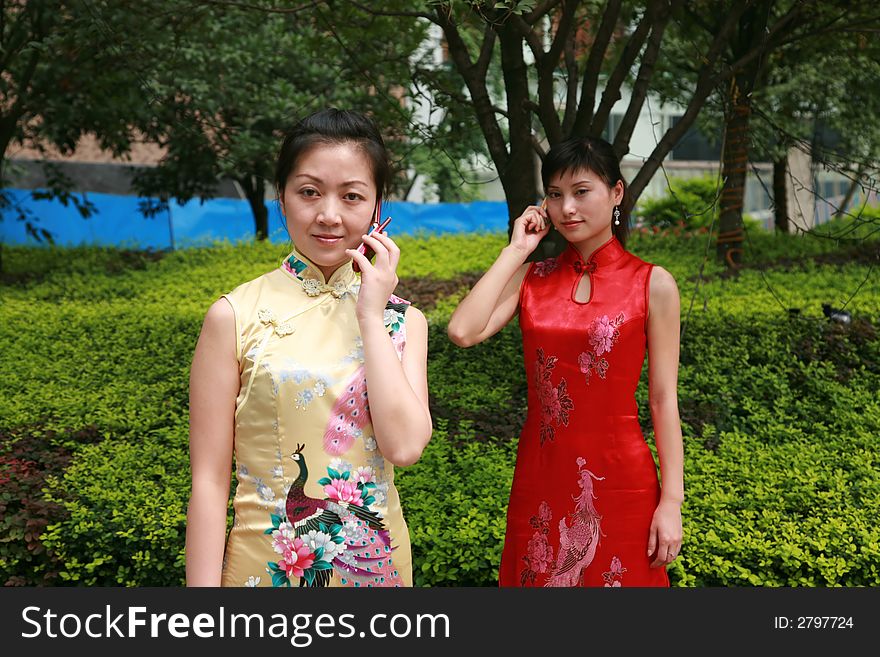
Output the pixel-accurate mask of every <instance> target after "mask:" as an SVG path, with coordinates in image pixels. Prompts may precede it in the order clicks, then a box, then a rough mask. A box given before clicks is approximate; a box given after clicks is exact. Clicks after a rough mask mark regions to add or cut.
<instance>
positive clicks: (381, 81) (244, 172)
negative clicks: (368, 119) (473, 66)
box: [130, 0, 424, 239]
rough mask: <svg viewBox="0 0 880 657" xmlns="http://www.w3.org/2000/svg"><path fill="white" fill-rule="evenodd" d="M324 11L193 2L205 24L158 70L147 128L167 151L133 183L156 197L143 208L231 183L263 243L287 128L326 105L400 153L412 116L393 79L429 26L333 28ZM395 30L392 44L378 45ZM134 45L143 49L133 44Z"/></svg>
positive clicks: (181, 38) (187, 31)
mask: <svg viewBox="0 0 880 657" xmlns="http://www.w3.org/2000/svg"><path fill="white" fill-rule="evenodd" d="M175 4H176V5H178V6H179V4H180V3H175ZM323 5H324V3H310V4H307V5H303V6H300V7H293V8H290V9H277V8H275V7H274V5H273V4H271V3H266V2H260V1H259V0H256V1H255V2H253V3H249V4H245V3H234V2H205V1H201V2H200V1H194V2H192V3H190V5H189V6H188V7H187V8H186V9H185V12H186V13H189V14H191V15H195V16H198V21H194V22H193V23H192V24H191V25H188V26H186V27H185V28H184V29H181V30H179V31H177V32H176V33H175V35H174V43H173V46H172V50H173V53H169V54H168V55H162V56H159V57H157V58H156V59H155V60H154V61H153V63H152V70H151V74H150V81H149V85H148V89H149V93H150V94H151V95H152V97H153V103H152V110H153V111H152V114H151V116H150V117H149V121H148V122H146V123H145V124H143V125H141V126H140V127H141V129H142V130H143V131H144V133H145V134H146V135H147V136H148V137H149V138H150V139H152V140H154V141H155V142H156V143H158V144H160V145H161V146H163V147H164V148H165V149H166V152H167V154H166V156H165V157H164V158H163V159H162V161H161V162H160V163H159V165H158V166H157V167H156V168H154V169H150V170H145V171H143V172H141V173H140V174H139V175H138V176H137V178H136V179H135V184H136V186H137V188H138V190H139V192H140V193H141V194H142V195H144V196H147V197H148V198H149V199H151V200H149V201H148V202H147V204H146V210H147V212H148V213H153V212H156V211H157V210H159V209H161V208H163V207H164V206H165V205H167V203H168V202H169V201H170V199H171V198H175V199H176V200H177V201H178V202H180V203H183V202H185V201H187V200H189V199H191V198H194V197H199V198H201V199H206V198H210V197H211V196H213V195H214V194H215V193H216V186H217V182H218V181H219V180H220V179H222V178H229V179H232V180H234V181H236V182H237V183H238V185H239V186H240V188H241V190H242V191H243V192H244V195H245V197H246V198H247V200H248V202H249V203H250V206H251V210H252V212H253V215H254V223H255V232H256V235H257V237H258V238H259V239H265V238H266V237H267V236H268V233H269V228H268V211H267V208H266V205H265V198H266V196H267V191H269V190H270V189H271V186H272V180H273V178H274V176H273V174H274V160H275V154H276V152H277V148H278V143H279V141H280V138H281V136H282V133H283V131H284V130H285V129H286V128H287V127H289V126H290V125H292V123H293V122H294V121H295V120H296V119H298V118H301V117H302V116H304V115H305V114H307V113H309V112H311V111H314V110H317V109H320V108H321V107H323V106H328V105H335V106H344V107H357V108H358V109H361V110H363V111H367V112H368V113H370V114H372V115H373V116H374V117H375V118H376V120H377V122H378V123H379V124H380V125H382V126H383V130H384V131H385V132H386V134H390V138H389V140H388V142H389V147H390V148H391V150H392V151H400V150H402V149H403V148H405V146H406V144H405V140H404V139H403V137H404V136H405V135H406V134H407V131H408V126H409V122H410V120H411V117H410V112H409V110H408V109H407V108H405V107H404V106H403V105H402V104H401V102H400V93H399V90H398V89H397V82H396V81H397V80H399V79H400V78H402V77H404V76H406V75H408V70H409V61H410V58H411V57H412V56H413V53H414V52H415V50H416V48H417V47H418V46H419V44H420V43H421V41H422V39H423V38H424V34H423V29H422V27H421V26H418V25H409V26H406V27H407V29H402V28H401V27H400V26H398V25H392V21H391V20H390V19H387V18H373V17H366V18H365V17H363V16H360V17H355V18H356V20H348V19H347V20H346V21H345V22H344V24H342V23H337V22H335V21H334V20H333V16H332V14H330V13H329V11H328V9H327V7H325V6H323ZM154 11H155V9H154ZM390 33H393V34H394V35H395V38H393V39H380V38H374V35H378V34H390ZM371 35H373V38H371ZM365 37H366V38H365ZM130 47H131V48H132V49H134V52H137V44H135V43H131V44H130Z"/></svg>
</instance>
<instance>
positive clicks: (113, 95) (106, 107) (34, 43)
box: [0, 0, 143, 268]
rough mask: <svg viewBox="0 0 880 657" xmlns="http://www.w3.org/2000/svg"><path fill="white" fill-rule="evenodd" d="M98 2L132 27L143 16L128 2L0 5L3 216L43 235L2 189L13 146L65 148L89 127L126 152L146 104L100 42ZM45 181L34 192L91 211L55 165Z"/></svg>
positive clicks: (44, 0) (57, 0)
mask: <svg viewBox="0 0 880 657" xmlns="http://www.w3.org/2000/svg"><path fill="white" fill-rule="evenodd" d="M99 4H107V5H109V6H110V8H108V9H107V11H108V13H112V14H113V15H114V16H117V17H119V18H120V19H121V20H124V21H126V24H127V25H129V26H131V25H132V24H133V23H134V22H135V21H136V19H137V16H138V13H139V12H138V6H139V5H138V4H135V3H131V4H129V3H128V2H115V3H99V2H97V1H94V2H91V3H85V2H66V1H64V0H28V1H27V2H24V1H6V2H0V148H2V152H3V156H2V158H0V219H2V218H3V217H4V216H6V215H12V216H14V217H16V218H17V219H19V220H21V221H24V222H25V226H26V229H27V231H28V232H29V233H30V234H31V235H32V236H33V237H35V238H37V239H51V235H50V234H49V233H48V232H47V231H46V230H45V229H42V228H40V227H39V226H38V225H37V223H36V218H35V217H33V216H32V214H30V213H28V212H27V211H26V210H24V209H22V208H21V207H18V206H16V205H15V203H14V202H13V200H12V197H11V196H10V195H9V194H8V193H7V192H5V191H4V190H3V189H2V188H3V187H5V185H6V178H5V175H6V173H7V168H8V162H7V158H8V157H9V152H10V147H11V146H12V145H15V144H22V145H25V146H30V147H32V148H36V149H38V150H42V149H46V148H47V147H49V146H52V147H55V148H57V149H59V150H60V151H61V152H62V153H66V152H70V151H72V150H73V149H74V148H75V146H76V143H77V141H78V140H79V138H80V136H81V135H82V134H83V133H86V132H89V133H93V134H95V135H96V136H97V137H98V139H99V141H100V143H101V145H102V146H103V147H104V148H107V149H109V150H111V151H113V152H114V153H116V154H122V153H125V152H126V151H127V150H128V148H129V145H130V140H131V136H132V135H131V130H130V124H129V119H131V118H132V117H134V116H135V115H136V114H137V112H138V111H139V109H140V107H141V103H140V102H139V98H138V94H136V93H133V92H132V83H133V78H132V76H131V75H130V73H129V72H128V71H126V70H125V69H123V68H121V67H119V66H118V62H117V58H116V57H115V56H114V54H113V53H112V52H110V51H109V50H108V49H107V48H105V47H103V45H102V44H104V43H105V39H104V38H102V37H103V35H102V33H101V29H100V26H99V25H98V24H97V23H96V21H95V20H94V16H93V14H92V13H91V12H92V8H93V6H97V5H99ZM142 34H143V33H142ZM46 178H47V182H48V190H44V191H42V192H37V193H36V194H34V196H35V197H37V198H52V197H57V198H60V199H61V201H62V202H64V203H73V204H75V205H76V206H77V208H78V209H79V210H80V213H81V214H82V215H83V216H88V214H90V213H91V212H92V211H93V208H92V206H90V204H88V202H87V201H86V200H85V199H84V198H82V197H81V196H79V195H77V194H74V193H72V192H71V189H70V181H69V180H67V179H66V178H65V177H64V176H63V175H61V173H60V171H59V170H58V169H53V168H51V167H50V168H49V169H48V170H47V171H46ZM0 249H2V244H0ZM0 256H2V250H0ZM0 268H2V259H0Z"/></svg>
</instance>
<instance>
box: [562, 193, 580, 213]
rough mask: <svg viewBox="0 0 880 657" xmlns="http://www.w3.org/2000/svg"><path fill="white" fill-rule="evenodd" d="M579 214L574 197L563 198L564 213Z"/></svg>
mask: <svg viewBox="0 0 880 657" xmlns="http://www.w3.org/2000/svg"><path fill="white" fill-rule="evenodd" d="M575 212H577V206H576V204H575V202H574V197H573V196H564V197H563V198H562V213H563V214H565V215H573V214H574V213H575Z"/></svg>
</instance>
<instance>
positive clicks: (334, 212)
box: [315, 196, 342, 226]
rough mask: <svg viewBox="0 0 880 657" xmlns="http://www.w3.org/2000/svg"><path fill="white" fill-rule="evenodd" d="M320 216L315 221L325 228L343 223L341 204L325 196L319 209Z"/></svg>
mask: <svg viewBox="0 0 880 657" xmlns="http://www.w3.org/2000/svg"><path fill="white" fill-rule="evenodd" d="M317 211H318V214H317V216H316V217H315V221H317V222H318V223H319V224H324V225H325V226H335V225H337V224H339V223H341V222H342V214H341V207H340V203H339V202H338V201H336V199H334V198H332V197H330V196H325V197H324V198H323V199H322V203H321V205H320V206H319V207H318V208H317Z"/></svg>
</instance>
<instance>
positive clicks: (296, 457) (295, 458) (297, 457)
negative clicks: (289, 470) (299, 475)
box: [290, 454, 299, 461]
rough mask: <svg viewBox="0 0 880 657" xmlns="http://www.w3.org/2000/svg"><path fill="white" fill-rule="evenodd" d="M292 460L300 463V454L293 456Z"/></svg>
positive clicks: (291, 456)
mask: <svg viewBox="0 0 880 657" xmlns="http://www.w3.org/2000/svg"><path fill="white" fill-rule="evenodd" d="M290 458H292V459H293V460H294V461H299V454H291V455H290Z"/></svg>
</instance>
